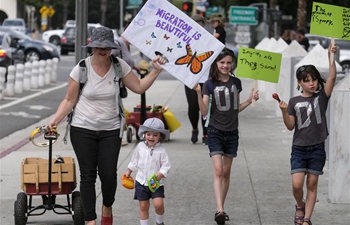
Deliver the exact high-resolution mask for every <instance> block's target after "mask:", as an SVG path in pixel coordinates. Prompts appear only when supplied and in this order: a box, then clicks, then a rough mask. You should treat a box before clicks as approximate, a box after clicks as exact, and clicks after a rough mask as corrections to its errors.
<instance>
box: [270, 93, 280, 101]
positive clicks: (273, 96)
mask: <svg viewBox="0 0 350 225" xmlns="http://www.w3.org/2000/svg"><path fill="white" fill-rule="evenodd" d="M272 98H274V99H276V100H277V101H278V102H280V101H281V99H280V98H279V97H278V94H277V93H273V94H272Z"/></svg>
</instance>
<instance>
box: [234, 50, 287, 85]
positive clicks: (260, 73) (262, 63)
mask: <svg viewBox="0 0 350 225" xmlns="http://www.w3.org/2000/svg"><path fill="white" fill-rule="evenodd" d="M281 60H282V54H278V53H274V52H268V51H262V50H257V49H252V48H245V47H240V48H239V52H238V60H237V69H236V75H237V77H245V78H252V79H254V80H264V81H268V82H272V83H278V78H279V74H280V67H281Z"/></svg>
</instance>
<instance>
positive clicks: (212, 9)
mask: <svg viewBox="0 0 350 225" xmlns="http://www.w3.org/2000/svg"><path fill="white" fill-rule="evenodd" d="M220 11H221V7H220V6H212V7H208V8H207V10H206V11H205V16H207V17H209V16H210V15H211V14H213V13H220Z"/></svg>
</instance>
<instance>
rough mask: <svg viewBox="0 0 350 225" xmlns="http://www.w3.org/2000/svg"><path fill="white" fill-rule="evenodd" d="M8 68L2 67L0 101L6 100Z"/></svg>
mask: <svg viewBox="0 0 350 225" xmlns="http://www.w3.org/2000/svg"><path fill="white" fill-rule="evenodd" d="M6 71H7V70H6V68H5V67H0V100H1V99H3V98H4V93H5V76H6Z"/></svg>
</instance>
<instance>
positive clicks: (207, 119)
mask: <svg viewBox="0 0 350 225" xmlns="http://www.w3.org/2000/svg"><path fill="white" fill-rule="evenodd" d="M208 89H209V105H208V114H207V115H206V121H205V124H204V126H205V127H208V126H209V120H210V114H211V104H212V101H213V92H214V83H213V81H212V80H211V79H209V80H208Z"/></svg>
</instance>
